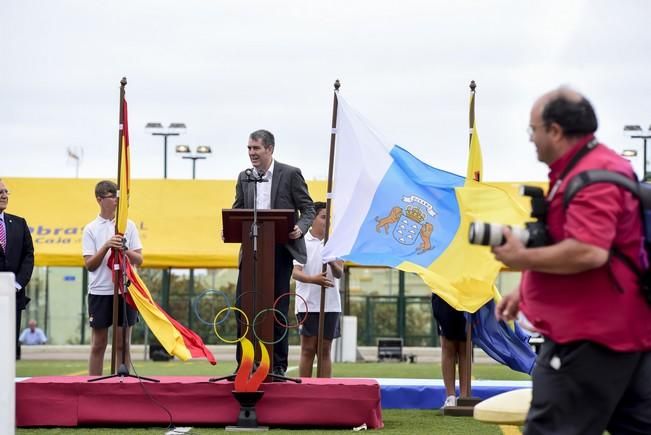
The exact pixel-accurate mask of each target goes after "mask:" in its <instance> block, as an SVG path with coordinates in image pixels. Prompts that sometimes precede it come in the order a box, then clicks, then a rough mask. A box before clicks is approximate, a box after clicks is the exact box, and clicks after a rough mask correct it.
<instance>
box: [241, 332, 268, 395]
mask: <svg viewBox="0 0 651 435" xmlns="http://www.w3.org/2000/svg"><path fill="white" fill-rule="evenodd" d="M258 344H259V345H260V354H261V355H262V357H261V359H260V366H259V367H258V369H257V370H256V371H254V372H253V373H251V369H252V368H253V355H254V351H253V343H251V340H249V339H248V338H246V337H244V338H243V339H242V341H241V342H240V345H241V346H242V360H241V362H240V368H239V369H238V370H237V375H236V376H235V386H234V387H235V388H234V391H237V392H252V391H258V387H260V384H262V382H263V381H264V380H265V378H266V377H267V375H268V374H269V353H268V352H267V348H266V346H265V345H264V344H263V343H262V342H261V341H258ZM249 375H250V377H249Z"/></svg>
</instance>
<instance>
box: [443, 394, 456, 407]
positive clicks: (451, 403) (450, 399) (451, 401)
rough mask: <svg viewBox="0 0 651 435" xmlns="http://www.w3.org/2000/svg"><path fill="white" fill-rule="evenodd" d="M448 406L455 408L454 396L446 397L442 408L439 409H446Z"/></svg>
mask: <svg viewBox="0 0 651 435" xmlns="http://www.w3.org/2000/svg"><path fill="white" fill-rule="evenodd" d="M450 406H457V398H456V397H455V396H448V397H447V398H446V399H445V402H444V403H443V406H441V409H443V408H448V407H450Z"/></svg>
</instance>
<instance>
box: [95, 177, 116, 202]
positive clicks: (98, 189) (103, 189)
mask: <svg viewBox="0 0 651 435" xmlns="http://www.w3.org/2000/svg"><path fill="white" fill-rule="evenodd" d="M108 194H113V195H117V194H118V185H117V184H115V183H114V182H112V181H110V180H102V181H100V182H99V183H97V184H96V185H95V197H96V198H100V197H102V196H106V195H108Z"/></svg>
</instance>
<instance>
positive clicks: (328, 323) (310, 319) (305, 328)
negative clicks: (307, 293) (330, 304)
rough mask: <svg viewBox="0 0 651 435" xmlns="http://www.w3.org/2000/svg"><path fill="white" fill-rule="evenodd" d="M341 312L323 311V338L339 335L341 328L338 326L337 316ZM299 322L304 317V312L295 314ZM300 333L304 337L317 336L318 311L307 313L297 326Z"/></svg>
mask: <svg viewBox="0 0 651 435" xmlns="http://www.w3.org/2000/svg"><path fill="white" fill-rule="evenodd" d="M340 314H341V313H334V312H327V313H323V315H324V319H323V338H325V339H328V340H332V339H335V338H337V337H341V329H340V328H339V317H340ZM296 318H297V319H298V321H299V322H301V321H303V318H305V313H298V314H296ZM299 332H300V334H301V335H304V336H306V337H317V336H318V335H319V313H307V319H305V322H304V323H303V324H302V325H301V326H300V327H299Z"/></svg>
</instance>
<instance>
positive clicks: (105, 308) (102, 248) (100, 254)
mask: <svg viewBox="0 0 651 435" xmlns="http://www.w3.org/2000/svg"><path fill="white" fill-rule="evenodd" d="M95 199H96V201H97V204H98V205H99V210H100V212H99V216H97V218H95V220H94V221H92V222H90V223H89V224H88V225H86V226H85V227H84V237H83V239H82V255H83V256H84V264H85V266H86V269H88V321H89V323H90V327H91V336H90V358H89V361H88V374H89V375H90V376H101V375H102V369H103V367H104V352H105V351H106V345H107V344H108V329H109V326H111V325H112V324H113V272H112V271H111V269H109V268H108V266H107V264H108V259H109V257H110V255H111V249H113V248H115V249H123V250H125V252H126V255H127V257H128V258H129V261H130V262H131V264H132V265H133V266H140V265H141V264H142V259H143V258H142V244H141V243H140V237H139V235H138V229H137V228H136V225H135V224H134V223H133V222H132V221H131V220H127V229H126V234H125V235H124V237H123V236H120V235H116V234H115V213H116V210H117V204H118V202H117V185H116V184H115V183H114V182H112V181H108V180H104V181H100V182H99V183H97V185H96V186H95ZM118 300H119V308H118V325H119V326H118V327H117V328H116V329H115V333H116V334H117V339H118V340H117V353H116V355H118V357H119V356H121V355H122V352H126V355H125V362H126V364H127V367H128V366H129V360H130V358H129V342H130V340H131V327H132V326H133V325H134V324H135V323H136V321H137V318H138V312H137V311H136V310H135V309H133V308H131V307H130V306H129V305H127V325H128V326H127V334H126V336H127V340H126V343H125V344H124V345H123V343H122V325H123V321H122V318H123V315H124V314H123V312H124V308H123V305H124V298H123V297H122V296H119V297H118Z"/></svg>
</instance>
